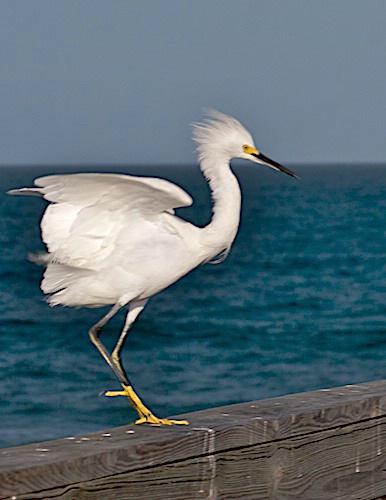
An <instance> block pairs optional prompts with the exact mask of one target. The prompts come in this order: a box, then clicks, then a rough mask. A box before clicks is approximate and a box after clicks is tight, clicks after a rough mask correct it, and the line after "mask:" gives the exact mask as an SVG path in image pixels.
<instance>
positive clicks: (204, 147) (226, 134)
mask: <svg viewBox="0 0 386 500" xmlns="http://www.w3.org/2000/svg"><path fill="white" fill-rule="evenodd" d="M207 115H208V118H207V119H205V120H204V121H203V122H202V123H196V124H194V125H193V139H194V140H195V141H196V142H197V151H198V155H199V158H200V161H206V160H209V161H210V160H212V161H215V160H225V161H229V160H230V159H232V158H242V159H244V160H250V161H252V162H254V163H259V164H260V165H266V166H267V167H270V168H273V169H274V170H278V171H280V172H283V173H285V174H288V175H291V176H292V177H296V178H298V176H297V175H296V174H295V173H294V172H292V170H290V169H288V168H286V167H284V166H283V165H280V163H277V162H276V161H274V160H271V159H270V158H268V157H267V156H265V155H264V154H263V153H261V151H259V150H258V149H257V148H256V146H255V144H254V141H253V137H252V136H251V134H250V133H249V132H248V130H247V129H246V128H245V127H244V126H243V125H242V124H241V123H240V122H239V121H238V120H236V119H235V118H233V117H232V116H228V115H225V114H223V113H220V112H219V111H215V110H209V111H207Z"/></svg>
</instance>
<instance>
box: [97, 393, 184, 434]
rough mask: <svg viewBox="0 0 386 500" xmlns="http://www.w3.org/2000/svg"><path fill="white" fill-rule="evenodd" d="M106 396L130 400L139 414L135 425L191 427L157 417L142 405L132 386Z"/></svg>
mask: <svg viewBox="0 0 386 500" xmlns="http://www.w3.org/2000/svg"><path fill="white" fill-rule="evenodd" d="M105 396H107V397H115V396H125V397H127V398H129V401H130V403H131V405H132V406H133V408H134V409H135V410H136V411H137V412H138V414H139V417H140V418H139V419H138V420H136V421H135V422H134V423H135V424H152V425H189V422H188V421H187V420H172V419H169V418H158V417H156V416H155V415H154V414H153V413H152V412H151V411H150V410H149V409H148V408H146V406H145V405H144V404H143V403H142V401H141V400H140V399H139V397H138V396H137V395H136V393H135V392H134V390H133V388H132V387H130V386H124V389H123V391H106V392H105Z"/></svg>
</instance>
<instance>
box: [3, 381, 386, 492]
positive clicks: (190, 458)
mask: <svg viewBox="0 0 386 500" xmlns="http://www.w3.org/2000/svg"><path fill="white" fill-rule="evenodd" d="M183 417H184V418H187V419H188V420H189V421H190V425H189V426H187V427H183V426H174V427H151V426H135V425H127V426H124V427H118V428H113V429H109V430H107V431H101V432H95V433H93V434H88V435H85V436H78V437H75V438H74V437H71V438H65V439H58V440H56V441H46V442H43V443H36V444H31V445H27V446H20V447H15V448H7V449H2V450H0V498H13V499H18V500H19V499H27V498H28V499H34V498H65V499H75V498H81V499H92V500H94V499H104V500H105V499H106V500H108V499H113V498H114V499H118V498H119V499H136V500H137V499H145V500H153V499H159V500H166V499H178V500H181V499H196V498H197V499H199V498H210V499H215V498H221V499H229V500H234V499H236V498H240V499H253V500H264V499H285V500H287V499H294V500H295V499H296V500H301V499H304V500H313V499H317V500H328V499H333V500H338V499H355V500H361V499H363V500H371V499H381V498H383V497H384V495H385V498H386V472H385V469H386V441H385V429H386V427H385V423H386V381H376V382H370V383H366V384H360V385H351V386H345V387H338V388H333V389H325V390H321V391H314V392H308V393H303V394H294V395H289V396H283V397H279V398H273V399H267V400H263V401H255V402H252V403H242V404H236V405H231V406H226V407H221V408H212V409H210V410H205V411H199V412H195V413H191V414H188V415H183Z"/></svg>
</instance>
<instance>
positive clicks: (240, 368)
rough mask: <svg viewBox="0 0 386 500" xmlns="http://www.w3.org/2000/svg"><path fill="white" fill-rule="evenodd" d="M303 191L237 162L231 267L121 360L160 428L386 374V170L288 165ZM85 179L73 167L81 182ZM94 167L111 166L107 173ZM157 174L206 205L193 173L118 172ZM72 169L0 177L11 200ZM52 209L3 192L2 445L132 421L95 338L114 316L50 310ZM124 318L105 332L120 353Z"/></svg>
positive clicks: (201, 212) (140, 337)
mask: <svg viewBox="0 0 386 500" xmlns="http://www.w3.org/2000/svg"><path fill="white" fill-rule="evenodd" d="M291 168H293V169H294V170H295V171H296V172H297V173H299V174H300V175H301V177H302V178H301V179H300V180H295V179H293V178H290V177H288V176H285V175H282V174H278V173H275V172H270V171H268V169H264V168H263V167H262V168H257V169H255V168H253V167H251V166H248V167H247V166H236V168H235V171H236V172H237V175H238V177H239V179H240V183H241V185H242V189H243V196H244V199H243V217H242V224H241V229H240V232H239V235H238V237H237V239H236V242H235V244H234V247H233V249H232V251H231V253H230V255H229V257H228V259H227V260H226V261H225V262H224V263H222V264H220V265H218V266H212V265H206V266H203V267H201V268H199V269H197V270H195V271H194V272H193V273H191V274H190V275H188V276H186V277H185V278H183V279H182V280H181V281H180V282H178V283H176V284H175V285H174V286H172V287H171V288H169V289H168V290H166V291H164V292H162V293H161V294H160V295H158V296H156V297H154V298H153V299H152V300H151V301H150V302H149V304H148V306H147V308H146V309H145V311H144V312H143V314H142V316H141V317H140V319H139V321H138V323H137V324H136V325H135V326H134V328H133V331H132V333H131V335H130V337H129V339H128V342H127V345H126V346H125V349H124V354H123V360H124V363H125V365H126V367H127V371H128V373H129V375H130V376H131V379H132V380H133V382H134V384H135V385H136V388H137V390H138V392H139V393H140V394H141V396H142V397H143V398H144V400H145V401H146V402H147V403H148V404H149V405H150V406H151V407H152V408H153V409H155V411H156V412H157V413H158V414H160V415H161V416H167V415H171V414H178V413H183V412H187V411H193V410H197V409H202V408H207V407H212V406H218V405H224V404H228V403H236V402H241V401H248V400H255V399H261V398H267V397H272V396H277V395H281V394H287V393H294V392H300V391H305V390H312V389H317V388H323V387H330V386H336V385H343V384H349V383H350V384H351V383H357V382H364V381H368V380H375V379H381V378H385V376H386V361H385V358H386V331H385V330H386V328H385V325H386V306H385V290H386V278H385V256H386V238H385V226H386V225H385V222H386V220H385V219H386V215H385V214H386V210H385V209H386V202H385V198H386V197H385V194H386V167H382V166H366V165H362V166H320V167H317V166H312V167H307V166H303V167H296V166H295V165H293V166H291ZM83 170H85V169H84V168H78V169H72V170H71V171H83ZM92 170H94V171H97V170H99V171H104V170H107V169H103V168H98V169H95V168H94V169H92ZM112 170H113V171H126V172H128V173H134V174H138V173H141V174H143V175H159V176H161V177H166V178H169V179H171V180H174V181H175V182H177V183H179V184H180V185H182V186H183V187H184V188H185V189H186V190H187V191H188V192H189V193H190V194H192V195H193V197H194V198H195V200H196V203H195V205H194V207H193V208H189V209H183V210H180V212H179V214H180V215H181V216H184V217H186V218H188V219H189V220H193V221H194V222H196V223H197V224H199V225H203V224H205V223H206V222H207V221H208V219H209V215H210V208H209V206H210V204H209V203H210V202H209V191H208V188H207V187H206V185H205V182H204V181H203V179H202V177H201V175H200V173H199V171H198V169H197V168H196V167H182V166H181V167H169V168H166V167H165V168H162V167H157V168H155V167H153V168H147V167H142V168H127V169H120V170H119V169H118V170H117V169H115V170H114V169H112ZM67 171H69V169H64V168H59V167H58V168H53V169H47V168H35V167H29V168H20V167H19V168H13V169H6V168H3V169H0V176H1V181H0V188H1V189H0V192H1V193H4V192H5V191H6V190H7V189H9V188H12V187H20V186H28V185H31V181H32V179H33V178H34V177H36V176H38V175H42V174H43V175H44V174H48V173H58V172H67ZM44 205H45V203H44V202H43V201H42V200H39V199H37V198H27V197H26V198H24V197H9V196H6V195H0V214H1V218H0V229H1V230H0V239H1V245H0V277H1V280H0V287H1V291H0V374H1V382H0V423H1V430H2V432H1V433H0V446H3V447H4V446H11V445H18V444H24V443H28V442H33V441H41V440H44V439H51V438H58V437H62V436H68V435H74V434H79V433H84V432H91V431H94V430H98V429H103V428H108V427H112V426H117V425H123V424H126V423H128V422H130V421H132V420H133V419H134V418H135V417H136V415H135V413H134V411H133V410H132V409H131V408H130V407H129V405H128V403H127V402H126V401H125V400H124V399H123V398H105V397H98V393H99V392H100V391H103V390H106V389H118V388H119V386H118V384H117V382H116V380H115V378H114V376H113V374H112V373H111V372H110V369H109V368H108V367H107V365H106V364H105V362H104V361H103V360H102V358H101V357H100V355H99V353H98V352H97V351H96V350H95V348H94V347H93V346H92V345H91V344H90V342H89V340H88V335H87V331H88V328H89V327H90V326H91V325H92V324H93V323H94V322H95V321H97V319H98V318H99V317H100V316H101V315H102V314H104V313H105V310H104V309H66V308H54V309H51V308H50V307H49V306H48V305H47V304H46V303H45V301H44V298H43V295H42V293H41V292H40V290H39V281H40V277H41V272H42V270H41V268H39V267H37V266H35V265H34V264H32V263H30V262H29V261H28V259H27V255H28V252H35V251H37V250H40V249H42V244H41V242H40V239H39V229H38V223H39V220H40V216H41V213H42V210H43V207H44ZM123 319H124V313H123V312H122V314H120V315H119V316H118V317H117V318H116V319H115V320H114V321H112V322H111V324H109V325H108V326H107V328H106V330H105V333H104V336H103V338H104V340H105V341H106V343H107V344H108V345H110V346H112V345H113V343H114V341H115V340H116V338H117V334H118V331H119V329H120V327H121V324H122V321H123Z"/></svg>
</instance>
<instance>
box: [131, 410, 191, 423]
mask: <svg viewBox="0 0 386 500" xmlns="http://www.w3.org/2000/svg"><path fill="white" fill-rule="evenodd" d="M134 423H135V424H152V425H189V422H188V421H187V420H173V419H170V418H158V417H156V416H155V415H154V414H153V413H151V412H150V413H148V414H147V415H145V416H143V417H141V418H139V419H138V420H136V421H135V422H134Z"/></svg>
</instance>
